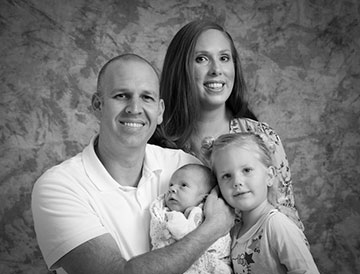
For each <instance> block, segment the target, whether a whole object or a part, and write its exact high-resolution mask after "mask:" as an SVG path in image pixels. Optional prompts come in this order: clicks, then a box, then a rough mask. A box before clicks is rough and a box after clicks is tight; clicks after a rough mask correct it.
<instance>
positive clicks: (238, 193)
mask: <svg viewBox="0 0 360 274" xmlns="http://www.w3.org/2000/svg"><path fill="white" fill-rule="evenodd" d="M263 138H265V137H263ZM266 143H267V144H268V145H269V143H268V141H266ZM210 162H211V165H212V168H213V170H214V172H215V175H216V178H217V180H218V184H219V188H220V191H221V194H222V195H223V197H224V199H225V200H226V201H227V203H228V204H229V205H230V206H232V207H233V208H235V210H236V211H239V212H240V213H241V221H240V222H239V223H238V224H236V225H235V227H234V228H233V231H232V237H233V238H232V247H231V259H232V263H233V269H234V272H235V273H268V274H269V273H274V274H275V273H276V274H278V273H292V274H293V273H299V274H300V273H312V274H314V273H319V271H318V269H317V267H316V265H315V262H314V260H313V258H312V255H311V253H310V250H309V244H308V242H307V239H306V237H305V235H304V234H303V232H302V231H301V230H300V229H299V228H298V227H297V226H296V225H295V223H294V222H292V221H291V220H290V219H289V218H288V217H286V216H285V215H284V214H283V213H281V212H279V211H278V210H277V209H275V208H274V206H273V205H272V203H271V198H270V197H271V195H270V194H271V190H274V188H276V182H277V178H276V169H275V168H274V166H273V165H272V161H271V154H270V152H269V149H268V147H267V146H266V145H265V142H264V141H263V139H262V137H260V135H256V134H254V133H235V134H225V135H221V136H220V137H219V138H217V139H216V140H215V141H214V143H213V146H212V152H211V156H210Z"/></svg>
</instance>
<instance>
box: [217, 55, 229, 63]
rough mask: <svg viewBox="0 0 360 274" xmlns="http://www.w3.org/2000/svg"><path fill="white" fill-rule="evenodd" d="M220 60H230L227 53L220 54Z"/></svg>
mask: <svg viewBox="0 0 360 274" xmlns="http://www.w3.org/2000/svg"><path fill="white" fill-rule="evenodd" d="M220 59H221V61H224V62H228V61H230V59H231V58H230V56H229V55H223V56H221V58H220Z"/></svg>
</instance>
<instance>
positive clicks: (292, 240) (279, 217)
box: [266, 213, 319, 274]
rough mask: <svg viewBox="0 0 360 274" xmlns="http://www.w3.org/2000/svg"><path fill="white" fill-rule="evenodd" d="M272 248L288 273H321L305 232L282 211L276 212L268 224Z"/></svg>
mask: <svg viewBox="0 0 360 274" xmlns="http://www.w3.org/2000/svg"><path fill="white" fill-rule="evenodd" d="M266 229H267V232H268V235H269V240H270V248H271V249H272V251H273V253H274V254H277V257H278V258H279V260H280V263H281V264H282V265H284V266H285V267H286V269H287V271H288V272H287V273H290V274H295V273H312V274H316V273H319V271H318V269H317V267H316V265H315V262H314V259H313V257H312V255H311V253H310V247H309V244H308V241H307V239H306V237H305V235H304V233H303V232H302V231H301V230H300V229H299V228H298V227H297V226H296V224H295V223H294V222H293V221H291V220H290V219H289V218H288V217H286V216H285V215H283V214H282V213H277V214H274V215H273V216H272V217H271V218H270V219H269V222H268V223H267V226H266Z"/></svg>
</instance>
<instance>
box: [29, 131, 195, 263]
mask: <svg viewBox="0 0 360 274" xmlns="http://www.w3.org/2000/svg"><path fill="white" fill-rule="evenodd" d="M94 140H95V137H94V138H93V139H92V140H91V142H90V144H89V145H88V146H87V147H86V148H85V149H84V150H83V151H82V152H81V153H79V154H78V155H76V156H75V157H73V158H71V159H69V160H66V161H64V162H63V163H61V164H59V165H57V166H55V167H52V168H51V169H49V170H48V171H46V172H45V173H44V174H43V175H42V176H41V177H40V178H39V179H38V180H37V182H36V183H35V185H34V189H33V193H32V205H31V206H32V212H33V218H34V226H35V232H36V237H37V241H38V244H39V246H40V249H41V252H42V254H43V256H44V259H45V262H46V264H47V265H48V267H49V268H50V267H51V266H52V265H53V264H54V263H56V262H57V261H58V260H59V259H60V258H61V257H62V256H64V255H65V254H67V253H68V252H69V251H71V250H72V249H74V248H75V247H77V246H79V245H81V244H82V243H84V242H86V241H88V240H90V239H93V238H95V237H97V236H100V235H103V234H105V233H110V234H111V235H112V236H113V238H114V239H115V241H116V243H117V244H118V246H119V249H120V251H121V255H122V256H123V257H124V258H125V259H130V258H132V257H134V256H137V255H139V254H142V253H145V252H148V251H150V238H149V225H150V213H149V205H150V203H151V202H152V201H154V200H155V199H156V197H157V196H158V195H160V194H161V193H164V192H165V191H166V190H167V187H168V182H169V180H170V177H171V175H172V173H173V172H174V171H175V170H176V169H177V168H179V167H180V166H183V165H184V164H187V163H200V162H199V160H198V159H196V158H195V157H193V156H191V155H189V154H186V153H184V152H183V151H181V150H173V149H164V148H161V147H158V146H154V145H149V144H148V145H147V146H146V152H145V161H144V167H143V174H142V178H141V180H140V182H139V184H138V186H137V187H129V186H121V185H119V184H118V183H117V182H116V181H115V180H114V179H113V178H112V177H111V175H110V174H109V173H108V172H107V170H106V169H105V167H104V166H103V165H102V163H101V162H100V160H99V159H98V157H97V156H96V154H95V151H94Z"/></svg>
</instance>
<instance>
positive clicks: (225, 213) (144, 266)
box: [56, 193, 234, 274]
mask: <svg viewBox="0 0 360 274" xmlns="http://www.w3.org/2000/svg"><path fill="white" fill-rule="evenodd" d="M204 210H205V220H204V222H203V223H202V224H201V225H200V226H199V227H198V228H197V229H195V230H194V231H192V232H191V233H189V234H188V235H186V236H185V237H184V238H182V239H181V240H179V241H177V242H175V243H174V244H172V245H169V246H167V247H164V248H160V249H156V250H153V251H151V252H148V253H145V254H142V255H139V256H137V257H134V258H132V259H130V260H129V261H126V260H125V259H124V258H122V257H121V254H120V251H119V249H118V247H117V245H116V243H115V240H114V239H113V238H112V237H111V235H110V234H105V235H102V236H99V237H97V238H94V239H92V240H90V241H88V242H86V243H84V244H82V245H80V246H78V247H76V248H75V249H73V250H72V251H70V252H69V253H68V254H66V255H65V256H64V257H62V258H61V259H60V260H59V261H58V262H57V263H56V266H58V267H59V266H61V267H63V268H64V269H65V270H66V272H67V273H69V274H73V273H88V274H93V273H101V274H103V273H107V274H112V273H117V274H121V273H126V274H131V273H136V274H142V273H144V274H146V273H157V274H162V273H164V274H171V273H183V272H185V271H186V270H187V269H188V268H189V267H190V266H191V265H192V264H193V263H194V262H195V261H196V259H198V258H199V257H200V255H201V254H203V253H204V252H205V251H206V249H208V248H209V247H210V245H211V244H213V243H214V242H215V241H216V240H217V239H218V238H220V237H222V236H224V235H225V234H226V233H228V232H229V230H230V229H231V227H232V225H233V223H234V214H233V212H232V210H231V209H230V208H229V207H228V206H227V205H226V204H225V202H224V201H223V200H222V199H218V197H217V194H216V193H212V194H211V195H209V196H208V198H207V201H206V203H205V207H204Z"/></svg>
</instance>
